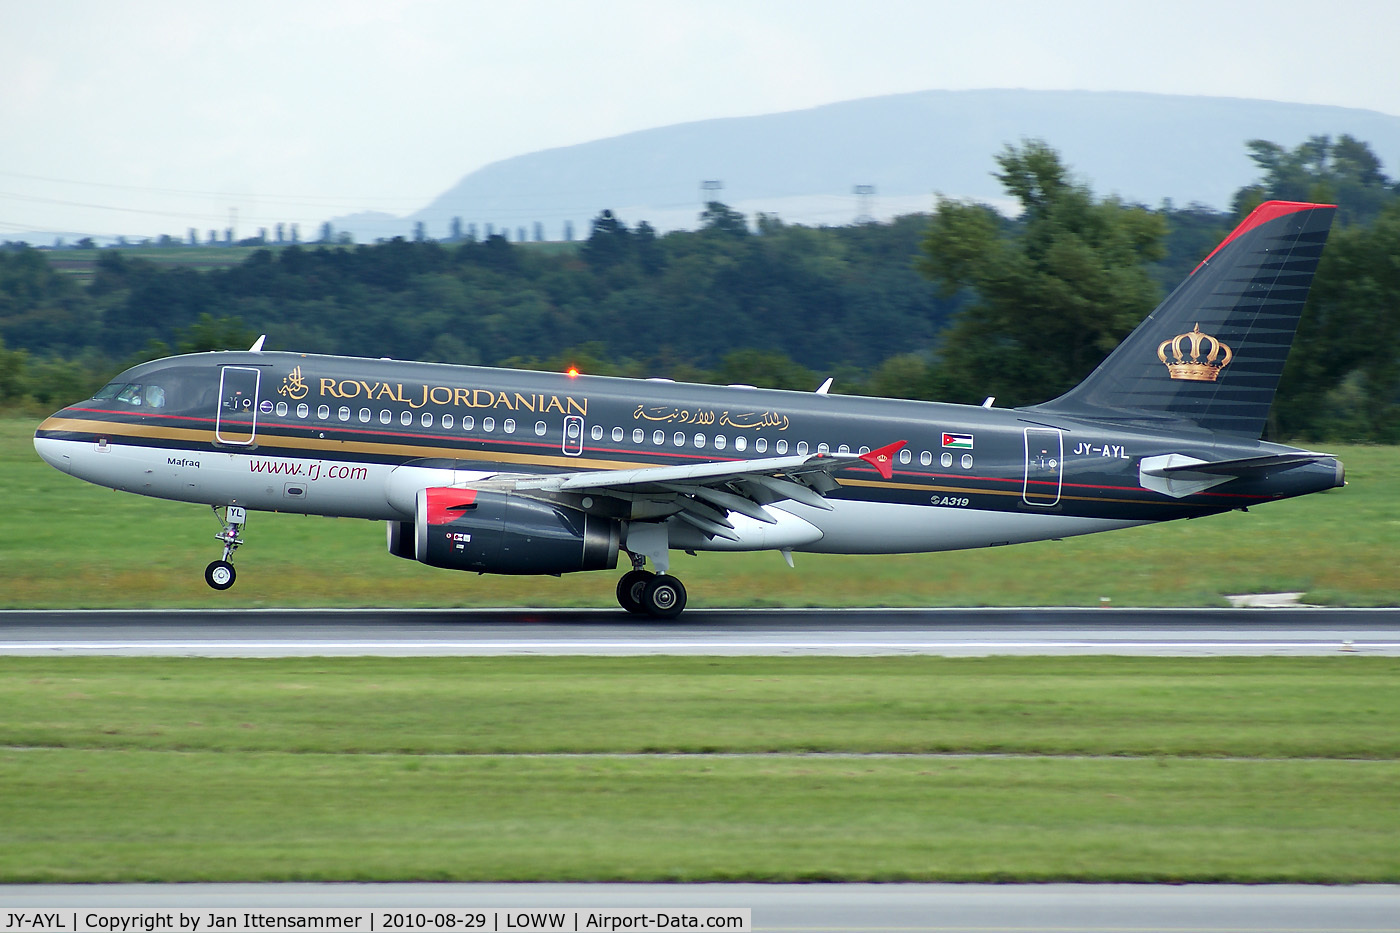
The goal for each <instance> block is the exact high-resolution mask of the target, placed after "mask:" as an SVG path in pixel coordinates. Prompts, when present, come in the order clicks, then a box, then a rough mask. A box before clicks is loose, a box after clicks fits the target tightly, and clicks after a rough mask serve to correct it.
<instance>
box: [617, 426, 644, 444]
mask: <svg viewBox="0 0 1400 933" xmlns="http://www.w3.org/2000/svg"><path fill="white" fill-rule="evenodd" d="M619 430H621V429H619ZM620 439H621V438H619V440H620ZM646 439H647V432H645V431H643V430H642V429H641V428H633V429H632V443H634V444H640V443H642V442H643V441H645V440H646Z"/></svg>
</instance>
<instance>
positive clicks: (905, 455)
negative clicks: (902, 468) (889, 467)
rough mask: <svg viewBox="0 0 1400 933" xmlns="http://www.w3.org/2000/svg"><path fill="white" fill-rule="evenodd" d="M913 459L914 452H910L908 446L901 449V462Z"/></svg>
mask: <svg viewBox="0 0 1400 933" xmlns="http://www.w3.org/2000/svg"><path fill="white" fill-rule="evenodd" d="M913 459H914V454H913V453H912V452H910V450H909V448H908V447H906V448H904V449H903V450H901V451H900V452H899V462H900V463H908V462H909V461H910V460H913Z"/></svg>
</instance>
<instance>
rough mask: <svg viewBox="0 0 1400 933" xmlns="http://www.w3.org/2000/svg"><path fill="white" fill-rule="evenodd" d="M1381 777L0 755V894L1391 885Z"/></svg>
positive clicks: (1163, 763)
mask: <svg viewBox="0 0 1400 933" xmlns="http://www.w3.org/2000/svg"><path fill="white" fill-rule="evenodd" d="M1397 780H1400V763H1397V762H1394V761H1384V762H1366V761H1307V762H1297V761H1294V762H1283V761H1210V760H1199V759H1197V760H1180V759H1176V760H1169V759H1161V760H1140V759H1139V760H1129V759H1002V760H992V761H988V760H967V759H956V760H949V759H913V760H910V759H893V760H892V759H854V760H850V759H803V758H798V759H791V758H774V759H725V758H681V759H676V758H657V757H637V758H608V759H557V758H520V757H509V758H485V759H483V758H461V757H454V758H424V757H409V756H402V755H390V756H346V755H288V754H252V755H224V754H218V753H182V754H175V753H160V752H138V751H71V750H39V751H4V752H0V786H3V787H5V788H6V793H5V795H4V796H3V798H0V881H5V882H61V881H294V880H347V881H349V880H361V881H371V880H373V881H398V880H404V881H407V880H443V881H446V880H453V881H485V880H518V881H537V880H551V881H604V880H618V881H719V880H739V879H742V880H757V881H818V880H832V881H836V880H840V881H933V880H940V881H1011V880H1016V881H1055V880H1075V881H1105V882H1107V881H1117V882H1161V881H1201V882H1205V881H1222V882H1223V881H1230V882H1333V883H1352V882H1368V881H1389V882H1394V881H1397V880H1400V848H1398V847H1397V846H1396V845H1395V839H1396V838H1397V834H1398V833H1400V810H1397V808H1396V807H1395V806H1394V788H1395V786H1396V783H1397Z"/></svg>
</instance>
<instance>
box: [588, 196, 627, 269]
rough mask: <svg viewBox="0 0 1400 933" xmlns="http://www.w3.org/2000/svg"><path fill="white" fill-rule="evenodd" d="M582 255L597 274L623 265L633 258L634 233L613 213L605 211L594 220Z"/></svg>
mask: <svg viewBox="0 0 1400 933" xmlns="http://www.w3.org/2000/svg"><path fill="white" fill-rule="evenodd" d="M580 253H581V255H582V256H583V259H584V261H585V262H587V263H588V264H589V265H590V266H592V267H593V270H594V271H595V272H598V271H602V270H603V269H609V268H612V267H613V266H619V265H622V264H623V263H625V262H627V261H628V260H629V259H631V258H632V232H631V231H630V230H628V229H627V224H625V223H623V222H622V221H621V220H619V219H618V218H617V216H616V215H614V214H613V212H612V211H609V210H605V211H603V212H602V213H601V214H599V215H598V216H597V217H594V218H593V226H592V229H591V230H590V231H589V233H588V240H587V241H586V242H585V243H584V244H583V249H582V250H581V251H580Z"/></svg>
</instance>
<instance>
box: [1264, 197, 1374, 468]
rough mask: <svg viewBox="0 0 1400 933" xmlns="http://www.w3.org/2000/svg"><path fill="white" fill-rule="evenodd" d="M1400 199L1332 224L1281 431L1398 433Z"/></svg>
mask: <svg viewBox="0 0 1400 933" xmlns="http://www.w3.org/2000/svg"><path fill="white" fill-rule="evenodd" d="M1397 256H1400V201H1392V202H1391V203H1390V205H1389V206H1388V207H1386V208H1385V210H1383V211H1382V212H1381V214H1380V216H1379V217H1377V219H1376V221H1375V223H1374V224H1373V225H1371V226H1369V227H1363V226H1356V225H1354V226H1348V227H1341V228H1340V229H1333V231H1332V234H1331V236H1330V237H1329V239H1328V242H1327V249H1326V250H1325V251H1324V252H1323V254H1322V261H1321V262H1320V263H1319V265H1318V270H1317V278H1316V280H1315V281H1314V284H1313V288H1312V292H1311V294H1310V295H1309V300H1308V305H1307V308H1306V309H1305V310H1304V312H1303V318H1302V320H1301V321H1299V324H1298V337H1297V339H1296V340H1295V341H1294V346H1293V351H1292V352H1291V353H1290V354H1289V357H1288V365H1287V367H1286V368H1285V369H1284V372H1283V378H1282V380H1281V382H1280V385H1279V396H1278V400H1277V402H1276V403H1275V409H1274V414H1275V416H1276V421H1277V427H1276V430H1275V431H1272V432H1271V433H1276V434H1278V435H1279V436H1281V437H1286V438H1292V437H1302V438H1305V439H1308V440H1349V441H1380V442H1385V443H1396V442H1397V441H1400V314H1397V313H1396V309H1397V308H1400V263H1397V262H1396V257H1397Z"/></svg>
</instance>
